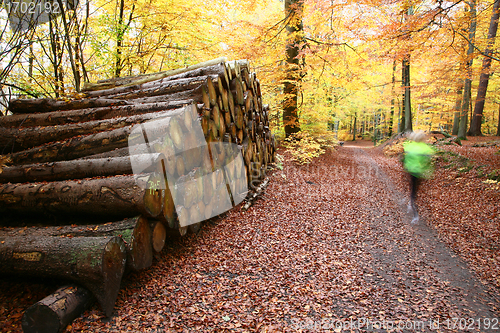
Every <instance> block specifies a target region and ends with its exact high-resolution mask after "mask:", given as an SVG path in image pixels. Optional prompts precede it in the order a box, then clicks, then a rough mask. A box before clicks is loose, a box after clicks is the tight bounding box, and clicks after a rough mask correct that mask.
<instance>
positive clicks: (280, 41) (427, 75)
mask: <svg viewBox="0 0 500 333" xmlns="http://www.w3.org/2000/svg"><path fill="white" fill-rule="evenodd" d="M492 4H493V1H491V0H490V1H484V0H480V1H478V2H477V10H478V12H477V20H478V25H477V33H476V41H475V45H476V49H475V54H474V56H475V61H474V63H473V68H472V78H473V84H472V96H473V98H475V96H476V92H475V91H476V89H477V84H478V80H477V79H478V77H479V74H480V70H481V63H482V52H483V51H484V49H485V48H486V41H487V31H488V25H489V20H490V16H491V8H492ZM410 7H411V15H408V13H409V12H408V9H409V8H410ZM467 8H468V5H467V3H466V2H464V1H456V2H452V1H429V0H426V1H387V0H383V1H378V0H366V1H339V0H328V1H327V0H320V1H318V0H314V1H312V0H305V2H304V12H303V18H302V20H303V24H304V37H305V39H304V43H303V45H300V49H301V52H300V55H299V56H300V57H301V59H303V68H302V70H301V76H302V79H301V80H300V87H299V98H298V107H299V110H298V114H299V117H300V124H301V127H302V129H305V130H310V131H312V132H315V133H322V132H325V131H327V130H328V129H330V128H332V127H333V126H332V124H334V123H335V121H338V122H339V124H340V128H343V129H346V130H348V129H349V128H350V127H352V125H353V121H354V118H355V117H358V118H357V120H358V126H360V124H361V122H363V123H364V126H365V127H364V128H366V129H368V128H369V127H370V126H371V127H372V128H373V125H374V120H376V119H379V122H378V123H377V122H375V123H376V125H378V126H379V127H380V128H381V129H383V130H384V131H385V132H387V129H388V123H389V119H390V112H391V106H392V108H393V110H394V115H395V116H394V128H395V131H397V125H398V124H397V123H398V115H400V114H401V106H400V105H401V94H402V88H401V61H402V58H403V56H404V55H405V54H410V55H411V89H412V109H413V110H414V112H415V113H414V116H413V117H414V118H413V122H414V127H416V128H422V129H426V130H428V129H440V128H445V129H447V128H449V127H450V126H451V123H450V122H451V121H452V120H453V106H454V104H455V100H456V98H457V96H456V91H457V85H458V82H459V81H460V80H463V78H464V75H465V73H464V71H463V68H462V67H461V63H463V61H464V58H465V48H466V47H467V39H466V37H467V33H466V30H467V27H468V24H469V17H468V15H467V11H466V9H467ZM121 9H122V11H120V10H121ZM120 13H121V15H120ZM2 15H3V17H4V18H5V10H3V13H2ZM66 17H67V19H68V22H69V23H70V26H69V34H70V43H73V44H76V43H77V42H78V43H80V45H81V52H80V54H81V57H82V60H81V64H80V65H79V68H77V70H78V73H79V75H81V78H82V82H83V81H90V82H95V81H97V80H102V79H107V78H110V77H113V76H114V75H115V73H116V66H117V56H119V61H118V63H119V65H118V66H120V70H121V72H120V75H121V76H126V75H137V74H142V73H153V72H158V71H162V70H167V69H172V68H179V67H184V66H188V65H191V64H194V63H197V62H201V61H205V60H209V59H212V58H216V57H220V56H224V57H226V58H227V59H228V60H232V59H249V60H250V61H251V65H252V68H253V70H254V71H255V72H257V75H258V78H259V80H260V82H261V84H262V87H263V94H264V101H265V103H267V104H269V105H270V107H271V115H270V116H271V125H272V126H273V127H274V131H276V132H280V131H281V130H282V128H281V125H282V123H281V114H282V110H281V109H282V100H283V98H284V96H283V83H282V82H283V78H284V68H283V66H284V59H285V57H286V55H285V46H286V43H287V42H288V41H289V40H290V39H292V38H293V36H290V35H289V34H287V31H286V29H285V26H286V24H287V23H288V24H290V22H288V20H289V18H288V17H287V16H286V13H285V11H284V3H283V2H282V1H278V0H259V1H252V0H243V1H220V0H217V1H215V0H214V1H212V0H209V1H204V2H202V3H200V2H195V1H192V0H187V1H173V0H163V1H162V0H152V1H144V0H135V1H132V0H125V1H124V2H123V6H122V3H121V2H120V0H112V1H102V0H91V1H80V3H79V6H78V8H77V10H76V12H72V11H68V12H67V13H66ZM5 22H6V21H5V20H3V21H2V24H4V23H5ZM292 23H293V22H292ZM5 25H6V24H5ZM6 26H8V25H6ZM7 30H8V29H7ZM7 30H6V32H5V33H3V34H2V40H5V41H6V40H8V38H7V37H8V34H9V32H8V31H7ZM58 35H59V37H57V36H58ZM51 36H52V42H53V43H52V45H57V46H58V47H59V49H60V54H61V59H60V63H59V65H60V67H59V68H58V74H57V75H58V77H57V78H56V75H55V74H54V65H53V61H51V57H53V56H52V53H51ZM54 36H56V37H55V39H56V40H55V41H54ZM65 36H66V35H65V30H64V29H63V24H62V23H61V18H60V17H59V18H56V19H54V21H53V23H52V24H51V25H49V23H45V24H42V25H39V26H38V27H37V29H36V31H35V35H34V36H33V37H32V39H33V41H34V43H33V44H32V47H31V48H29V47H26V48H25V49H24V52H23V54H22V55H21V56H20V59H19V61H18V62H17V63H16V65H15V66H14V68H13V70H12V71H11V72H10V73H9V75H8V77H6V78H5V81H6V82H7V83H10V84H11V85H12V86H15V87H21V88H23V89H24V91H19V90H16V89H14V90H12V89H11V90H10V91H13V92H14V93H24V92H26V91H29V92H31V93H32V94H34V95H37V96H50V97H55V96H64V95H68V94H71V93H73V92H74V90H75V74H74V70H72V68H71V64H70V61H69V60H68V52H67V49H66V48H65V40H66V37H65ZM119 36H122V37H121V38H122V42H121V47H120V49H119V51H118V48H117V40H118V38H119ZM4 44H5V42H4ZM4 49H6V48H4ZM494 50H496V51H497V52H496V53H495V52H494V54H493V57H494V58H496V60H494V61H493V63H492V69H491V73H493V74H492V76H491V79H490V84H489V86H488V94H487V98H486V106H485V117H484V122H483V132H484V133H486V134H488V133H489V132H492V131H493V130H494V129H495V126H496V123H497V119H498V103H500V84H499V75H498V74H496V73H497V72H498V69H499V67H500V66H499V61H498V58H499V57H500V56H499V54H498V41H497V42H496V45H495V47H494ZM118 52H119V54H118ZM30 55H31V57H30ZM5 57H7V58H8V56H5V55H3V58H2V62H3V63H5V59H7V58H5ZM30 58H31V66H29V63H30ZM394 64H395V65H396V66H395V67H394V68H395V70H393V65H394ZM393 75H394V79H395V83H394V84H393V82H392V81H393ZM56 91H59V92H60V94H56ZM392 100H394V104H393V105H391V101H392ZM377 117H378V118H377ZM446 126H448V127H446Z"/></svg>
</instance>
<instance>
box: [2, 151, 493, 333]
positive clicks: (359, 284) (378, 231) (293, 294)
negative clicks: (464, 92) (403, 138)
mask: <svg viewBox="0 0 500 333" xmlns="http://www.w3.org/2000/svg"><path fill="white" fill-rule="evenodd" d="M446 149H453V150H455V149H458V150H461V152H460V153H464V154H466V155H467V157H469V158H471V159H474V160H476V161H478V163H482V164H487V165H488V168H492V169H495V168H498V159H499V158H498V155H494V152H495V151H496V150H498V149H496V150H495V149H494V148H472V147H465V148H454V147H447V148H446ZM476 149H477V150H476ZM462 150H463V151H462ZM282 154H283V153H282ZM285 155H286V154H285ZM453 172H454V171H453V170H450V169H440V168H438V169H437V170H436V176H435V178H434V179H433V180H429V181H426V182H424V184H423V185H422V187H421V192H420V195H419V197H418V200H417V201H418V205H419V208H420V214H421V217H422V218H421V220H420V222H419V223H418V224H411V223H410V221H411V217H410V216H409V215H408V213H407V211H406V209H407V208H406V207H407V202H408V201H407V200H408V182H407V178H406V175H405V173H404V172H403V169H402V167H401V165H400V162H399V161H398V159H397V158H388V157H385V156H384V154H383V153H382V150H381V149H360V148H356V147H353V146H346V147H339V148H337V149H336V150H335V151H329V152H327V153H326V154H324V155H322V156H320V157H319V158H317V159H315V160H314V161H313V163H311V164H309V165H303V166H297V165H294V164H293V163H291V162H289V161H288V159H285V162H284V168H283V170H275V171H274V172H273V173H272V174H270V175H269V177H270V179H271V182H270V185H269V186H268V188H267V190H266V192H265V193H264V194H263V196H262V198H261V199H260V200H258V201H257V202H256V203H255V204H254V205H253V206H252V207H251V208H250V209H249V210H248V211H246V212H244V211H241V210H240V209H239V208H237V209H235V210H233V211H231V212H229V213H227V214H226V215H225V216H222V217H220V218H219V219H217V220H214V221H210V222H207V223H205V225H204V226H203V228H202V230H201V231H200V233H198V234H197V235H194V234H189V235H187V236H185V237H183V238H169V241H168V243H167V246H166V248H165V249H164V250H163V252H162V253H161V254H159V255H158V256H157V258H156V260H155V264H154V266H153V267H151V268H150V269H148V270H146V271H143V272H140V273H135V274H130V275H128V276H127V277H126V278H125V279H124V281H123V288H122V290H121V291H120V294H119V296H118V300H117V302H116V305H115V313H114V315H113V317H112V318H104V317H103V314H102V312H101V311H100V309H99V308H98V306H97V305H95V306H94V307H93V308H91V309H90V310H88V311H87V312H86V313H85V314H84V316H82V317H81V318H79V319H77V320H76V321H75V322H74V323H73V324H72V325H71V326H70V327H69V329H68V331H70V332H127V331H131V332H132V331H133V332H135V331H137V332H141V331H145V332H194V331H205V332H225V331H227V332H275V331H279V332H282V331H286V332H297V331H300V330H302V331H314V332H318V331H323V329H325V331H326V330H330V331H336V332H341V331H343V332H349V331H366V330H369V329H370V327H369V326H367V324H370V323H371V325H372V327H371V328H374V329H376V328H377V327H378V326H377V325H380V324H383V323H385V325H386V326H385V327H382V328H386V329H384V330H381V331H404V332H414V331H429V330H430V328H429V327H428V324H429V323H430V321H432V322H433V323H434V325H436V323H439V324H438V326H434V327H433V328H434V329H433V330H432V331H434V332H448V331H449V332H456V331H457V327H456V326H453V323H454V322H453V319H452V318H464V319H465V318H474V319H479V318H492V317H498V316H499V306H500V303H499V299H498V296H497V295H498V291H499V290H500V288H498V287H499V284H498V278H499V277H500V275H499V274H500V273H499V268H498V267H499V266H500V265H499V262H500V257H499V251H498V246H499V233H498V232H499V228H500V227H499V224H500V216H499V207H498V202H499V194H500V191H499V190H498V189H495V188H493V187H492V185H491V184H486V183H483V182H482V181H484V178H483V179H480V178H477V177H476V175H474V172H475V171H474V170H471V171H469V172H468V173H467V174H460V177H454V176H455V173H453ZM456 174H457V175H458V174H459V173H458V172H457V173H456ZM440 239H441V240H442V241H441V240H440ZM446 244H448V245H449V246H450V248H451V249H452V250H453V251H451V250H450V249H449V248H448V247H447V246H446ZM474 272H477V276H478V277H479V278H477V277H476V275H475V273H474ZM480 281H483V283H481V282H480ZM16 288H17V289H16ZM30 288H31V289H30ZM26 289H30V290H28V291H26ZM48 289H50V288H49V287H47V286H46V285H39V286H38V285H32V286H31V287H29V286H25V287H24V289H23V288H21V287H19V286H18V284H16V283H15V282H13V281H8V280H7V281H4V280H1V281H0V290H2V291H1V292H0V322H3V323H4V324H0V329H2V331H4V332H7V331H13V332H18V331H20V315H19V314H22V311H23V310H24V309H25V308H26V307H28V306H29V305H31V304H32V303H33V302H34V301H36V300H37V299H39V298H41V297H40V296H41V295H40V294H41V293H43V292H44V291H46V292H48V291H49V290H48ZM53 289H55V286H54V288H53ZM50 291H52V290H50ZM13 315H14V316H17V317H15V318H12V316H13ZM446 320H450V321H448V322H447V321H446ZM418 322H420V323H425V324H426V325H427V326H426V327H425V328H424V329H416V328H415V326H413V327H412V325H417V324H416V323H418ZM349 323H352V324H351V326H349ZM363 323H364V324H365V326H363V327H359V326H361V325H362V324H363ZM468 323H470V321H468ZM341 324H342V325H344V326H343V328H344V329H342V328H341V326H340V325H341ZM389 324H390V326H389ZM1 325H3V326H1ZM398 325H402V326H400V327H406V328H405V329H403V330H398V329H396V328H397V327H398ZM358 328H360V329H359V330H358ZM391 328H392V329H391ZM471 328H472V329H471V330H469V331H477V332H480V331H483V330H482V329H481V328H479V326H478V325H477V323H473V325H472V326H471ZM375 331H379V330H375Z"/></svg>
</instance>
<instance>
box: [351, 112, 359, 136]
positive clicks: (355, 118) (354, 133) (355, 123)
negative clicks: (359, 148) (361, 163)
mask: <svg viewBox="0 0 500 333" xmlns="http://www.w3.org/2000/svg"><path fill="white" fill-rule="evenodd" d="M357 120H358V113H357V112H354V125H353V127H352V141H356V134H357V133H356V126H357Z"/></svg>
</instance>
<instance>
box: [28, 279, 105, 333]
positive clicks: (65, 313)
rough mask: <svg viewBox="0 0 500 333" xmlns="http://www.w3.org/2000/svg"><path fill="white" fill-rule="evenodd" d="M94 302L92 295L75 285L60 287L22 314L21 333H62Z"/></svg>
mask: <svg viewBox="0 0 500 333" xmlns="http://www.w3.org/2000/svg"><path fill="white" fill-rule="evenodd" d="M94 301H95V298H94V296H93V295H92V293H91V292H90V291H88V290H87V289H86V288H84V287H81V286H79V285H76V284H75V285H69V286H65V287H61V288H59V289H57V290H56V291H55V292H54V293H53V294H51V295H49V296H47V297H45V298H44V299H42V300H41V301H39V302H37V303H35V304H33V305H32V306H30V307H29V308H28V309H27V310H26V311H25V312H24V315H23V319H22V322H21V325H22V328H23V332H24V333H39V332H54V333H62V332H64V331H65V330H66V327H67V326H68V325H69V324H70V323H71V322H72V321H73V320H74V319H75V318H77V317H78V316H80V315H81V314H82V313H83V311H85V310H86V309H87V308H88V307H90V306H91V305H92V303H94Z"/></svg>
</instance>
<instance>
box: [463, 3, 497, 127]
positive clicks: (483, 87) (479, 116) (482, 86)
mask: <svg viewBox="0 0 500 333" xmlns="http://www.w3.org/2000/svg"><path fill="white" fill-rule="evenodd" d="M499 17H500V0H495V2H494V4H493V13H492V14H491V20H490V27H489V29H488V46H487V47H486V51H485V52H484V54H485V56H484V59H483V67H482V69H481V76H480V78H479V86H478V87H477V97H476V104H475V106H474V114H473V116H472V121H471V125H470V130H469V135H472V136H479V135H482V133H481V123H482V120H483V110H484V102H485V99H486V91H487V90H488V81H489V79H490V68H491V55H492V54H493V45H494V44H495V37H496V35H497V29H498V19H499Z"/></svg>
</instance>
